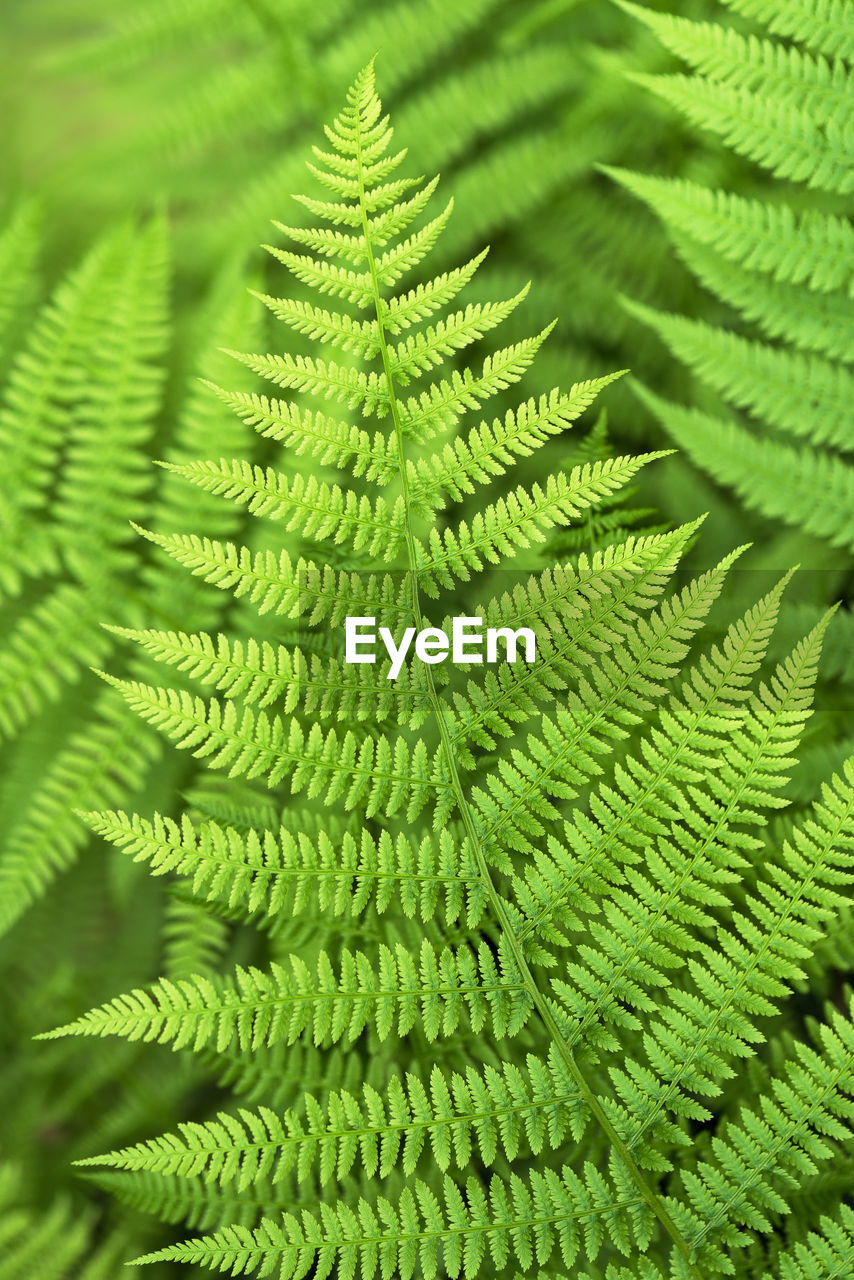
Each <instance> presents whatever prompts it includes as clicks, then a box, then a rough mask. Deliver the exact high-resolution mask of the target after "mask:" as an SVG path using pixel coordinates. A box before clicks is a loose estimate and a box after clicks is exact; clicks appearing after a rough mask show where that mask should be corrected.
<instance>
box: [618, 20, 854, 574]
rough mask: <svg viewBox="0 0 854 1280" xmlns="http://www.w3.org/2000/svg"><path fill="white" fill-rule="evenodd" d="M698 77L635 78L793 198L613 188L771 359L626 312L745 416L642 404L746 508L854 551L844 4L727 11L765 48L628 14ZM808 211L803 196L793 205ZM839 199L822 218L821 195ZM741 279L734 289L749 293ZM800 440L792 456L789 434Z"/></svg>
mask: <svg viewBox="0 0 854 1280" xmlns="http://www.w3.org/2000/svg"><path fill="white" fill-rule="evenodd" d="M620 3H621V4H622V7H623V8H625V9H627V10H628V11H629V12H630V13H631V14H633V15H634V16H635V17H637V18H638V19H639V20H640V21H642V22H643V23H645V24H646V25H647V26H648V27H650V28H651V30H652V31H653V32H654V33H655V34H656V35H657V36H658V37H659V39H660V40H661V41H662V42H663V44H664V45H666V46H667V48H668V49H670V50H671V51H672V52H673V53H675V54H676V55H677V56H678V57H680V58H681V59H683V60H684V61H685V62H687V63H688V64H689V66H690V68H691V71H692V73H693V74H690V75H656V76H643V77H641V79H642V81H643V83H644V84H645V85H647V86H648V87H649V88H651V89H652V90H653V91H654V92H656V93H658V94H660V95H661V96H662V97H663V98H664V99H665V100H666V101H667V102H668V103H670V104H671V105H672V106H673V107H674V108H675V109H676V110H677V111H678V112H679V113H680V114H681V115H683V116H685V117H686V118H687V119H688V120H689V121H690V122H691V123H692V124H694V125H698V126H700V127H701V128H704V129H706V130H710V131H712V132H713V133H716V134H718V135H720V136H721V137H722V138H723V139H724V141H725V142H726V143H727V144H728V145H729V146H730V147H732V148H733V149H734V150H735V151H736V152H738V153H739V154H740V155H742V156H745V157H747V158H748V159H749V160H750V161H753V162H755V163H756V164H757V165H760V166H761V167H762V168H763V169H765V170H767V171H769V172H770V173H771V174H772V175H773V176H774V177H775V178H778V179H785V180H786V181H787V182H789V183H790V184H795V185H794V186H793V187H790V191H791V192H792V194H791V195H787V193H786V190H785V188H784V189H783V190H782V191H781V192H778V191H765V190H764V189H762V188H760V192H761V194H759V195H752V196H748V197H745V196H743V195H738V194H735V193H730V192H727V191H722V190H710V189H708V188H706V187H704V186H702V185H699V184H697V183H695V182H690V181H686V180H684V179H676V178H659V177H652V176H649V175H645V174H638V173H630V172H627V171H624V170H620V171H617V170H612V171H611V172H612V174H613V176H614V177H615V178H616V179H617V180H618V181H619V182H621V183H622V184H623V185H624V186H625V187H627V188H628V190H629V191H631V192H632V193H633V194H634V195H636V196H637V197H639V198H640V199H641V200H643V201H644V202H645V203H646V204H648V205H649V207H650V208H651V209H652V210H653V212H654V213H655V214H656V215H657V216H658V217H659V218H660V219H661V221H662V222H663V223H664V226H665V227H666V229H667V230H668V232H669V233H670V234H671V236H672V238H673V241H674V244H675V246H676V248H677V250H678V251H679V253H680V255H681V256H682V257H683V259H684V260H685V262H686V263H687V265H688V266H689V268H690V269H691V270H692V271H693V272H694V273H695V274H696V275H697V276H698V277H699V279H700V280H701V281H702V283H703V284H704V285H705V286H706V287H707V288H709V289H710V290H711V291H712V292H713V293H714V294H716V295H717V296H718V297H719V298H721V299H722V300H723V301H724V302H725V303H727V304H728V305H729V306H731V307H733V308H734V309H735V310H736V311H737V312H739V313H740V314H741V316H742V317H743V319H744V320H745V321H748V322H749V323H750V324H751V325H754V326H757V327H758V328H759V329H760V330H761V331H763V332H764V334H765V335H767V336H768V337H770V339H771V341H770V342H768V341H765V340H762V341H758V340H756V339H755V338H754V337H753V335H752V334H751V332H750V330H749V329H748V331H747V333H746V334H742V333H738V332H735V333H733V332H730V331H729V329H730V328H731V327H732V326H731V325H723V324H720V323H718V324H715V325H708V324H704V323H701V322H698V321H696V320H692V319H688V318H687V317H684V316H678V315H669V314H665V313H662V312H660V311H657V310H654V309H651V308H648V307H639V306H637V305H631V304H629V306H630V310H631V311H633V313H634V314H635V315H636V316H637V317H638V318H639V319H640V320H641V321H642V322H644V323H645V324H647V325H649V326H650V327H651V328H652V330H653V331H654V332H656V333H657V334H658V336H659V337H660V338H661V339H662V340H663V341H664V343H665V344H666V345H667V347H668V348H669V349H670V351H671V352H673V354H675V355H676V356H677V358H678V359H680V360H682V361H683V362H684V363H685V364H686V365H687V366H688V367H689V368H690V369H691V370H692V371H693V372H694V373H695V374H696V375H697V377H698V378H699V379H700V380H701V381H702V382H703V383H705V384H706V385H707V386H709V387H711V388H712V389H713V391H714V392H715V393H717V395H718V396H719V397H721V398H722V399H723V401H725V402H730V403H731V404H732V405H733V406H734V407H735V408H736V409H738V410H742V411H743V412H744V413H745V414H746V415H748V417H747V420H746V421H744V420H739V419H738V418H737V417H735V416H731V415H729V414H727V413H725V412H722V413H718V412H716V411H715V406H714V403H713V407H712V411H711V412H706V410H705V406H704V407H703V408H702V409H700V408H697V409H682V408H681V407H679V406H678V405H674V404H672V403H670V402H668V401H667V400H665V399H664V398H662V397H661V396H658V395H657V394H654V393H652V392H649V393H647V394H645V395H644V397H643V398H644V401H645V403H646V404H647V406H648V407H649V408H650V409H651V410H652V412H653V413H654V414H655V416H656V418H657V419H658V420H659V421H660V422H661V424H662V425H663V426H664V428H665V429H666V431H667V432H668V434H669V435H670V436H671V438H672V439H673V440H674V442H675V443H676V444H677V445H678V446H679V447H680V448H681V449H683V450H684V451H685V452H686V453H687V455H688V456H689V457H690V458H691V460H692V461H693V462H694V463H696V465H697V466H699V467H701V468H702V469H703V470H704V471H707V472H708V473H709V474H711V475H712V476H713V478H714V479H715V480H717V481H719V482H720V483H722V484H724V485H726V486H727V487H729V488H731V489H733V490H734V491H735V493H736V494H737V496H738V498H739V499H740V500H741V501H742V502H743V503H744V504H745V505H746V506H748V507H752V508H755V509H756V510H758V511H760V512H762V514H763V515H765V516H767V517H770V518H773V519H775V520H782V521H785V522H786V523H788V524H791V525H794V526H799V527H801V528H805V529H807V530H809V532H811V533H814V534H815V535H817V536H818V537H820V538H824V539H826V540H827V541H828V542H830V543H831V544H832V545H835V546H841V547H845V548H848V549H850V548H851V547H852V546H854V525H852V521H851V511H852V506H851V495H852V492H854V489H852V485H854V477H853V476H852V469H851V464H850V461H849V460H848V459H846V458H845V457H840V456H839V455H840V452H843V453H844V452H847V451H850V449H851V441H852V438H854V422H852V403H854V401H852V399H851V396H850V394H849V392H850V384H851V378H852V367H851V349H852V339H854V275H852V267H851V264H852V260H854V258H853V257H852V248H854V240H852V236H854V231H852V227H851V222H850V219H849V218H848V217H846V216H844V215H843V214H840V213H838V212H836V209H837V208H839V207H840V206H842V207H843V208H844V207H845V206H844V202H843V201H842V200H840V199H839V197H845V196H850V194H851V191H852V190H854V176H852V172H853V171H852V168H851V163H850V157H851V151H852V145H854V107H852V101H854V97H852V74H854V73H852V69H851V66H850V61H847V60H850V58H851V53H852V46H851V39H850V26H851V16H852V15H851V12H850V5H849V4H848V3H847V0H842V2H840V3H837V0H796V2H795V0H793V2H792V3H784V4H780V5H776V4H770V3H764V2H763V0H756V2H754V0H727V3H728V4H729V5H730V7H731V8H733V9H734V10H736V11H737V12H738V13H739V14H740V15H743V16H744V17H745V18H748V19H754V20H755V21H756V22H757V23H759V24H761V25H763V26H764V27H765V28H766V30H767V29H770V31H771V33H772V35H781V36H784V37H786V42H783V41H781V40H776V39H773V38H770V37H769V36H768V35H767V34H761V35H755V34H753V33H750V34H742V33H741V32H740V31H739V30H735V29H732V28H729V27H727V26H725V25H723V24H722V23H717V22H696V21H693V20H690V19H688V18H683V17H679V16H676V15H673V14H666V13H655V12H652V11H651V10H649V9H647V8H645V7H643V6H641V5H637V4H633V3H628V2H627V0H620ZM801 187H803V188H806V189H808V190H809V191H810V192H811V193H812V194H810V196H809V198H806V197H804V196H803V193H802V191H801V190H800V189H799V188H801ZM823 192H826V193H828V194H829V195H830V196H832V197H836V198H837V199H836V202H835V203H834V202H833V201H828V200H826V199H825V198H824V197H823V195H822V193H823ZM739 277H741V279H740V280H739ZM791 433H794V434H795V435H797V436H800V437H801V438H802V439H803V440H805V441H806V442H807V443H806V447H805V448H803V449H801V450H796V449H793V448H792V446H791V445H790V444H789V443H787V441H786V439H785V436H786V434H791Z"/></svg>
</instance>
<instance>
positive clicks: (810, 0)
mask: <svg viewBox="0 0 854 1280" xmlns="http://www.w3.org/2000/svg"><path fill="white" fill-rule="evenodd" d="M723 3H724V4H727V5H729V7H730V8H731V9H734V10H735V11H736V13H741V14H743V15H744V16H745V17H746V18H756V19H757V20H758V21H759V22H764V23H767V24H768V26H769V27H770V29H771V30H772V31H774V32H775V33H777V34H779V35H782V36H791V37H794V38H795V39H797V40H800V41H802V42H803V43H804V44H805V45H808V46H809V47H810V48H812V49H815V50H817V52H819V53H823V54H826V56H827V57H829V58H847V59H848V60H849V61H850V60H851V59H852V57H854V36H852V33H851V6H850V3H849V0H780V3H779V4H778V3H776V2H775V0H723Z"/></svg>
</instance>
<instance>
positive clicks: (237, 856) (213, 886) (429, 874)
mask: <svg viewBox="0 0 854 1280" xmlns="http://www.w3.org/2000/svg"><path fill="white" fill-rule="evenodd" d="M86 820H87V822H88V823H89V825H90V826H91V827H92V829H93V830H94V831H96V832H97V833H98V835H101V836H103V837H104V838H105V839H107V840H110V841H111V842H112V843H114V844H115V845H117V846H118V847H119V848H121V849H124V850H125V852H127V853H128V854H129V855H130V856H131V857H133V859H134V860H135V861H141V860H144V861H146V862H147V863H148V864H149V866H150V868H151V871H152V873H153V874H154V875H164V874H167V873H170V872H173V873H175V874H177V875H180V876H185V877H186V878H187V879H188V880H189V881H191V883H192V886H193V892H194V893H195V894H196V895H198V896H203V897H205V898H207V899H208V900H209V901H211V902H221V903H223V904H224V905H226V906H227V907H229V908H230V909H234V908H240V909H241V911H242V912H245V913H246V914H247V915H248V916H250V917H253V916H258V915H262V916H266V917H268V918H269V919H270V920H271V921H276V920H277V919H282V918H283V917H284V916H286V915H288V914H297V913H302V914H306V915H308V914H310V913H311V912H312V911H320V912H326V911H328V912H330V913H331V914H332V915H336V916H349V917H352V918H354V919H355V918H356V917H358V916H359V915H361V914H362V913H363V912H364V911H365V910H366V909H367V907H368V906H369V905H371V906H373V907H374V909H375V910H377V911H378V912H380V913H382V912H385V911H388V910H389V909H390V908H392V907H397V908H400V910H402V911H403V913H404V915H406V916H408V917H410V918H414V917H416V916H418V917H419V918H420V919H421V920H424V921H426V920H429V919H432V918H433V916H435V915H436V914H438V912H439V911H440V909H441V912H442V914H443V916H444V919H445V921H446V923H448V924H452V923H453V922H454V921H455V920H458V919H460V918H463V919H465V921H466V923H467V924H468V925H469V927H471V928H475V927H476V926H477V924H478V923H479V921H480V919H481V917H482V915H483V912H484V910H485V891H484V888H483V884H482V883H481V881H480V878H479V875H478V872H477V868H476V866H475V864H474V863H473V861H472V859H471V856H470V854H467V853H466V851H464V850H462V851H461V850H460V849H458V847H457V846H456V844H455V843H454V841H453V840H452V839H451V837H450V835H449V834H448V833H447V832H446V831H443V832H441V833H440V835H439V837H438V840H433V839H431V838H430V837H429V836H424V838H423V839H422V840H421V842H420V843H419V844H418V846H417V847H416V846H415V845H414V844H413V842H412V841H411V840H410V839H408V838H407V836H406V835H404V834H402V833H401V834H400V835H399V836H398V837H397V839H396V840H393V839H392V838H391V836H390V835H389V834H388V832H386V831H384V832H383V833H382V834H381V835H380V837H379V838H378V839H376V838H375V837H373V836H372V835H371V834H370V833H369V832H368V831H362V833H361V835H360V837H359V838H358V839H356V838H355V837H354V836H352V835H350V834H349V833H347V834H345V835H344V836H343V838H339V839H333V838H332V837H331V836H329V835H327V834H326V832H325V831H320V832H319V833H318V835H317V836H312V835H310V834H308V833H304V832H301V831H300V832H293V831H290V830H288V829H286V828H285V827H282V828H280V830H279V832H278V834H274V833H273V832H272V831H269V830H267V831H264V832H263V833H262V834H259V833H257V832H255V831H252V830H250V831H249V832H246V833H243V832H239V831H237V830H236V829H235V828H233V827H222V826H219V825H218V824H217V823H214V822H208V823H205V824H204V825H203V826H201V827H196V826H194V825H193V823H192V822H191V821H190V819H189V818H187V817H186V816H185V817H184V818H182V820H181V824H180V827H179V826H178V824H176V823H174V822H172V821H170V819H168V818H162V817H160V816H159V815H156V816H155V818H154V820H153V822H148V821H146V820H145V819H143V818H140V817H137V816H131V817H129V816H128V815H127V814H125V813H122V812H100V813H90V814H87V815H86ZM440 904H441V905H440Z"/></svg>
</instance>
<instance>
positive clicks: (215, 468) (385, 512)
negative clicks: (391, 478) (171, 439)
mask: <svg viewBox="0 0 854 1280" xmlns="http://www.w3.org/2000/svg"><path fill="white" fill-rule="evenodd" d="M167 465H168V468H169V470H170V471H173V472H175V473H177V474H178V475H182V476H185V477H186V478H187V479H188V480H191V481H192V482H193V484H197V485H198V486H199V488H200V489H205V490H207V492H208V493H216V494H219V495H222V496H223V497H226V498H232V499H234V500H235V501H237V502H245V503H246V504H247V507H248V509H249V511H250V512H252V514H253V515H258V516H268V517H269V518H270V519H271V520H277V521H281V522H282V526H283V528H284V529H286V530H288V531H289V532H290V531H291V530H293V529H301V530H302V532H303V534H304V535H305V537H307V538H311V539H312V540H313V541H316V542H321V541H324V540H327V539H328V540H329V541H331V542H333V543H335V544H340V543H342V542H348V543H349V544H351V546H352V548H353V550H354V551H363V550H364V551H365V552H366V553H367V554H368V555H369V556H376V555H377V553H378V551H379V550H380V548H387V554H388V556H389V558H390V559H393V558H394V556H395V554H396V552H397V551H398V549H399V548H400V545H401V543H402V542H403V536H404V533H403V506H402V502H401V501H400V500H398V502H397V503H396V504H395V506H394V507H393V508H391V509H390V508H389V507H388V505H387V503H386V501H385V499H384V498H382V497H378V498H376V499H375V500H374V502H373V503H371V501H370V500H369V499H368V498H367V497H365V496H364V495H363V496H362V497H361V498H360V497H358V496H357V495H356V493H354V491H353V490H352V489H347V490H344V489H341V488H339V486H338V485H328V484H324V483H321V482H319V481H318V480H317V479H316V478H315V477H314V476H309V477H308V479H304V478H303V477H302V476H296V477H294V478H293V479H291V480H289V479H288V478H287V477H285V476H283V475H281V474H280V473H278V472H276V471H274V470H273V469H272V468H271V467H267V468H266V469H265V468H262V467H259V466H253V465H252V463H249V462H242V461H240V460H239V459H234V460H233V461H231V462H229V461H227V460H226V459H225V458H222V459H221V460H220V461H219V462H213V461H211V462H196V463H170V464H167Z"/></svg>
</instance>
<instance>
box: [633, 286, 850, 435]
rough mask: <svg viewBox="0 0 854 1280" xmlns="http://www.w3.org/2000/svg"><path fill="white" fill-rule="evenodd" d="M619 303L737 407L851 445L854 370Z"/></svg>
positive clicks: (782, 426) (786, 426)
mask: <svg viewBox="0 0 854 1280" xmlns="http://www.w3.org/2000/svg"><path fill="white" fill-rule="evenodd" d="M626 306H627V308H628V310H629V311H630V312H631V313H632V315H635V316H637V317H638V319H639V320H642V321H643V322H644V323H645V324H647V325H648V326H649V327H650V328H651V329H654V330H655V332H656V333H658V334H659V336H660V337H661V338H663V340H664V341H665V342H666V343H667V345H668V346H669V347H670V350H671V351H672V352H673V353H674V355H676V356H677V357H678V358H679V359H680V360H682V361H684V362H685V364H688V365H690V366H691V367H692V368H693V369H694V370H695V372H696V373H697V374H698V375H699V376H700V377H701V378H702V379H703V380H704V381H705V382H707V383H708V384H709V385H710V386H712V387H714V389H715V390H716V391H718V392H720V393H721V394H722V395H724V396H726V397H727V399H729V400H731V401H732V402H733V403H734V404H736V405H737V406H738V407H739V408H740V409H748V410H749V411H750V412H751V413H752V414H754V415H755V416H756V417H758V418H760V419H764V420H765V421H766V422H768V423H769V424H770V425H771V426H772V427H776V428H777V429H779V430H781V431H788V432H790V433H792V434H793V435H797V436H805V437H807V438H808V439H812V440H814V441H815V443H816V444H829V445H833V446H835V447H836V448H837V449H844V450H850V449H852V448H854V424H852V423H851V422H849V420H848V409H849V407H850V405H851V403H852V398H853V397H854V373H852V372H851V371H850V370H848V369H846V368H845V367H844V366H843V365H840V364H833V363H831V361H829V360H822V359H820V358H819V357H818V356H814V355H812V356H808V355H801V354H799V353H798V352H794V351H784V350H781V349H780V348H779V347H775V346H771V345H770V344H768V343H763V342H755V341H751V340H750V339H749V338H743V337H741V336H740V335H739V334H736V333H732V332H730V331H729V330H727V329H720V328H716V327H715V326H713V325H709V324H705V323H704V322H703V321H701V320H689V319H687V317H685V316H676V315H666V314H664V313H663V312H660V311H654V310H653V309H652V308H651V307H644V306H641V305H640V304H639V303H635V302H627V303H626Z"/></svg>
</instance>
